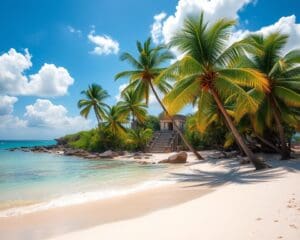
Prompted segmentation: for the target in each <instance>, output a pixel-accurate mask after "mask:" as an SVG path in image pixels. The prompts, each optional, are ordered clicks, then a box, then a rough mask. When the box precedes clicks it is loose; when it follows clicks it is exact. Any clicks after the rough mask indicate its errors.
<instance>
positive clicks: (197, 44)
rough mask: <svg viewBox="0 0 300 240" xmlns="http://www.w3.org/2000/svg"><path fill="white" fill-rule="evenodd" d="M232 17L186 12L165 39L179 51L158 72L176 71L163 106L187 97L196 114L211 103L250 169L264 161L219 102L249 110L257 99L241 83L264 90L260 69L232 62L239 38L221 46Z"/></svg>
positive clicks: (239, 111)
mask: <svg viewBox="0 0 300 240" xmlns="http://www.w3.org/2000/svg"><path fill="white" fill-rule="evenodd" d="M234 24H235V21H232V20H226V19H221V20H218V21H216V22H214V23H210V25H208V24H207V23H205V22H204V16H203V13H202V14H201V15H200V17H198V18H194V17H188V18H187V19H186V20H185V22H184V26H183V28H182V29H181V30H180V31H178V32H177V33H176V34H175V35H174V37H172V39H171V42H170V45H171V46H173V47H176V48H177V49H178V50H180V51H181V52H182V53H184V54H185V56H184V57H183V58H182V59H181V60H179V61H178V62H176V63H175V64H173V65H172V66H170V67H169V69H168V70H165V71H164V72H163V73H162V75H161V77H160V78H164V77H170V76H172V74H173V75H174V74H177V81H176V84H175V86H174V88H173V90H172V91H171V92H170V93H169V94H168V95H167V96H166V97H165V99H164V102H165V104H166V106H167V107H168V109H169V110H170V111H171V112H172V113H175V112H177V111H179V110H180V109H182V108H183V107H184V106H185V105H187V104H190V103H197V104H198V112H197V115H198V118H199V119H201V118H206V114H207V111H209V110H210V107H211V105H212V104H213V103H215V104H216V106H217V109H218V111H219V114H221V116H222V117H223V119H224V121H225V123H226V126H227V127H228V128H229V130H230V131H231V132H232V134H233V136H234V138H235V140H236V142H237V144H238V145H239V146H240V147H241V148H242V150H243V151H244V153H245V154H246V155H247V156H248V158H249V160H250V161H251V162H252V163H253V164H254V166H255V168H256V169H263V168H266V167H268V165H267V164H265V163H264V162H262V161H260V160H259V159H257V158H256V157H255V156H254V154H253V153H252V151H251V150H250V149H249V147H248V146H247V145H246V144H245V142H244V140H243V138H242V136H241V135H240V133H239V132H238V130H237V129H236V127H235V124H234V122H233V120H232V118H231V117H230V115H229V114H228V112H227V111H226V109H225V107H224V103H226V102H235V103H236V104H235V115H236V116H238V118H241V117H242V116H243V115H244V114H245V113H246V112H248V111H250V112H255V111H256V110H257V108H258V105H259V102H258V101H257V100H256V99H254V98H252V97H251V96H249V95H248V94H247V92H246V91H245V89H244V88H243V87H248V88H256V89H258V90H260V91H267V90H268V82H267V81H266V80H265V78H264V75H263V74H260V73H259V72H257V71H255V70H253V69H250V68H242V67H239V68H234V67H232V65H233V63H234V62H235V61H236V59H237V58H238V57H240V55H241V53H243V51H244V45H243V44H242V43H234V44H232V45H230V46H229V47H227V44H228V38H229V36H230V29H231V28H232V27H233V26H234Z"/></svg>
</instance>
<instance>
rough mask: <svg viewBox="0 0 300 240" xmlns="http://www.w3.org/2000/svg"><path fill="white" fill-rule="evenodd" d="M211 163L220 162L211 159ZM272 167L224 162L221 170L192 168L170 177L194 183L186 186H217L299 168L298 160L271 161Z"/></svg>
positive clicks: (262, 178) (258, 179) (256, 180)
mask: <svg viewBox="0 0 300 240" xmlns="http://www.w3.org/2000/svg"><path fill="white" fill-rule="evenodd" d="M213 164H216V165H224V163H223V162H221V163H220V164H218V163H217V161H213ZM271 164H272V168H271V169H267V170H260V171H254V170H253V169H251V168H247V167H245V166H244V167H241V165H240V164H239V163H238V162H230V163H228V164H226V166H225V168H224V170H223V171H221V170H220V171H219V170H218V171H205V170H198V169H193V170H191V172H190V173H172V174H171V178H175V179H176V180H177V181H179V182H189V183H194V184H192V185H191V186H187V187H197V186H210V187H214V186H218V185H222V184H226V183H237V184H252V183H259V182H266V181H270V180H271V179H276V178H281V177H283V175H284V174H286V173H287V172H297V171H299V170H300V161H272V162H271Z"/></svg>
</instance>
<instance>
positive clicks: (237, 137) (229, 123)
mask: <svg viewBox="0 0 300 240" xmlns="http://www.w3.org/2000/svg"><path fill="white" fill-rule="evenodd" d="M211 94H212V96H213V98H214V100H215V102H216V104H217V106H218V108H219V110H220V111H221V113H222V115H223V117H224V119H225V121H226V122H227V126H228V128H229V129H230V131H231V132H232V134H233V136H234V138H235V140H236V141H237V143H238V144H239V145H240V147H241V148H242V149H243V151H244V153H245V154H246V155H247V157H248V158H249V160H250V161H251V162H252V163H253V165H254V167H255V169H256V170H259V169H265V168H268V167H269V166H268V165H267V164H266V163H264V162H262V161H260V160H259V159H257V158H256V157H255V156H254V154H253V152H252V151H251V150H250V149H249V148H248V146H247V145H246V144H245V142H244V140H243V138H242V136H241V135H240V133H239V132H238V130H237V129H236V127H235V126H234V124H233V122H232V120H231V119H230V117H229V115H228V113H227V112H226V110H225V108H224V106H223V104H222V102H221V100H220V97H219V95H218V93H217V92H216V91H215V90H214V89H211Z"/></svg>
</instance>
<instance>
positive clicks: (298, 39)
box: [232, 15, 300, 52]
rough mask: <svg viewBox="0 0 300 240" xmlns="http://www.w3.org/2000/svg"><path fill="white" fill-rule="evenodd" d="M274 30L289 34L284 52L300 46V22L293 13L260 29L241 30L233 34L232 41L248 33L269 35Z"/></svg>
mask: <svg viewBox="0 0 300 240" xmlns="http://www.w3.org/2000/svg"><path fill="white" fill-rule="evenodd" d="M273 32H281V33H284V34H288V35H289V38H288V42H287V44H286V46H285V49H284V52H286V51H289V50H291V49H295V48H300V23H297V22H296V16H295V15H291V16H287V17H281V18H280V19H279V20H278V21H277V22H275V23H274V24H272V25H269V26H264V27H262V28H261V29H259V30H258V31H254V32H251V31H248V30H239V31H236V32H235V33H234V34H233V37H232V41H236V40H239V39H242V38H243V37H245V36H247V35H248V34H253V33H256V34H263V35H268V34H270V33H273Z"/></svg>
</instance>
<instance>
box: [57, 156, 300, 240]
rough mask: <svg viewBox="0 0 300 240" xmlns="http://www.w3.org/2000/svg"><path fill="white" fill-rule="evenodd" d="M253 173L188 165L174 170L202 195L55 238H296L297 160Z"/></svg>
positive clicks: (299, 203)
mask: <svg viewBox="0 0 300 240" xmlns="http://www.w3.org/2000/svg"><path fill="white" fill-rule="evenodd" d="M272 164H273V166H274V167H273V168H272V169H270V170H267V171H258V172H254V171H253V170H252V168H251V167H250V166H239V165H237V164H236V163H235V162H232V161H226V162H224V161H215V162H211V163H207V162H204V163H202V164H197V165H193V166H191V167H190V168H192V170H191V172H190V173H184V174H179V175H178V176H180V178H181V179H182V181H184V182H189V183H190V184H189V187H191V186H193V187H196V186H203V185H205V186H211V187H216V186H218V187H216V188H215V191H212V192H210V193H208V194H206V195H203V196H201V197H198V198H196V199H193V200H191V201H188V202H184V203H181V204H179V205H176V206H174V207H170V208H168V209H162V210H159V211H156V212H152V213H150V214H147V215H145V216H141V217H137V218H134V219H129V220H123V221H116V222H113V223H108V224H103V225H101V224H99V225H98V226H96V227H92V228H89V229H86V230H81V231H77V232H73V233H69V234H66V235H62V236H60V237H57V238H54V239H55V240H69V239H72V240H77V239H78V240H79V239H101V240H105V239H130V240H134V239H144V240H147V239H149V240H150V239H151V240H153V239H172V240H177V239H178V240H179V239H180V240H181V239H195V240H196V239H197V240H199V239H218V240H219V239H228V240H229V239H230V240H235V239H236V240H240V239H256V240H257V239H264V240H269V239H289V240H294V239H295V240H296V239H297V240H298V239H300V187H299V183H300V172H299V170H300V162H299V160H293V161H286V162H279V161H272Z"/></svg>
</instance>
